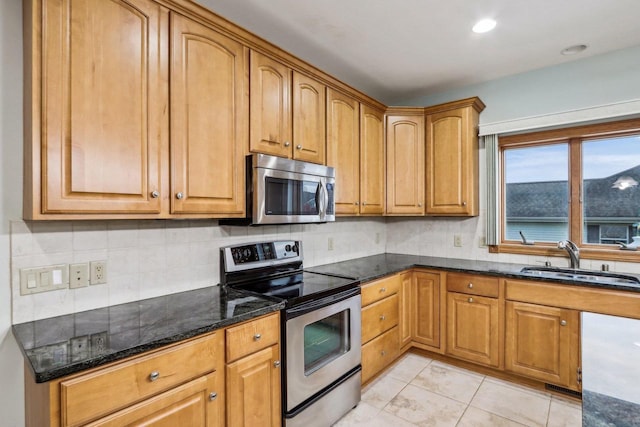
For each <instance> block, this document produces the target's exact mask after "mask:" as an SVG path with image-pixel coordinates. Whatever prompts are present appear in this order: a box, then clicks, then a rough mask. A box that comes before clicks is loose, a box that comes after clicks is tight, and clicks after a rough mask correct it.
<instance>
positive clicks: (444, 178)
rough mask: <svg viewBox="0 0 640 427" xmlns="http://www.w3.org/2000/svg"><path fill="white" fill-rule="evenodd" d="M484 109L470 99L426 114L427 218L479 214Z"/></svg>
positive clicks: (476, 99) (449, 104) (445, 105)
mask: <svg viewBox="0 0 640 427" xmlns="http://www.w3.org/2000/svg"><path fill="white" fill-rule="evenodd" d="M483 109H484V104H483V103H482V101H480V99H479V98H469V99H465V100H461V101H456V102H452V103H448V104H443V105H437V106H434V107H429V108H427V109H426V110H425V115H426V119H427V126H426V129H427V214H430V215H453V216H477V215H478V214H479V205H478V192H479V190H478V181H479V177H478V121H479V113H480V112H481V111H482V110H483Z"/></svg>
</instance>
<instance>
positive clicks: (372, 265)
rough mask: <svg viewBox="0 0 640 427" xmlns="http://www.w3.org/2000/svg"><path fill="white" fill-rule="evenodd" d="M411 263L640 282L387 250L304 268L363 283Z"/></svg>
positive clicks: (505, 274)
mask: <svg viewBox="0 0 640 427" xmlns="http://www.w3.org/2000/svg"><path fill="white" fill-rule="evenodd" d="M414 267H419V268H432V269H438V270H444V271H452V272H458V273H472V274H474V273H478V274H487V275H492V276H499V277H510V278H513V279H527V280H539V281H544V282H553V283H560V284H566V285H578V286H586V287H595V288H601V289H610V290H622V291H632V292H640V285H633V284H621V283H620V284H619V283H615V284H609V283H596V282H590V281H586V280H572V279H569V278H561V279H560V278H549V277H541V276H536V275H533V274H530V273H522V272H521V271H520V270H521V269H522V268H523V267H531V266H527V265H521V264H509V263H501V262H490V261H474V260H466V259H452V258H440V257H430V256H417V255H403V254H391V253H387V254H380V255H372V256H368V257H364V258H356V259H352V260H349V261H342V262H337V263H333V264H325V265H318V266H315V267H310V268H306V270H307V271H311V272H315V273H323V274H336V275H342V276H346V277H352V278H354V279H358V280H360V282H362V283H365V282H368V281H370V280H375V279H378V278H381V277H384V276H388V275H391V274H394V273H399V272H401V271H404V270H407V269H410V268H414ZM625 274H627V273H625ZM628 275H629V276H634V277H638V275H635V274H628Z"/></svg>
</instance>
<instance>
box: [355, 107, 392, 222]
mask: <svg viewBox="0 0 640 427" xmlns="http://www.w3.org/2000/svg"><path fill="white" fill-rule="evenodd" d="M384 171H385V146H384V113H383V112H382V111H380V110H376V109H374V108H371V107H369V106H368V105H365V104H361V106H360V213H361V214H371V215H375V214H379V215H382V214H383V213H384V210H385V209H384V208H385V200H384V195H385V192H384V189H385V187H386V185H385V174H384Z"/></svg>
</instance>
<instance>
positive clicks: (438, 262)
mask: <svg viewBox="0 0 640 427" xmlns="http://www.w3.org/2000/svg"><path fill="white" fill-rule="evenodd" d="M413 267H421V268H431V269H439V270H444V271H453V272H462V273H480V274H488V275H495V276H499V277H511V278H519V279H528V280H540V281H545V282H556V283H562V284H571V285H579V286H589V287H599V288H606V289H616V290H626V291H634V292H640V286H633V285H623V284H620V285H619V284H614V285H610V284H602V283H588V282H584V281H579V280H569V279H550V278H541V277H535V276H532V275H530V274H525V273H521V272H520V270H521V268H522V267H525V266H524V265H518V264H507V263H499V262H488V261H473V260H463V259H449V258H439V257H426V256H416V255H403V254H380V255H373V256H368V257H364V258H356V259H353V260H349V261H343V262H337V263H332V264H326V265H320V266H315V267H311V268H307V269H305V270H306V271H310V272H315V273H322V274H333V275H340V276H346V277H351V278H353V279H358V280H360V281H361V282H363V283H364V282H367V281H370V280H374V279H378V278H381V277H384V276H388V275H391V274H394V273H398V272H401V271H404V270H407V269H410V268H413ZM283 307H284V303H283V302H280V301H279V300H276V299H268V298H267V297H259V296H251V295H247V294H245V293H242V292H241V291H237V290H233V289H227V288H220V287H219V286H212V287H207V288H203V289H198V290H194V291H188V292H182V293H177V294H173V295H167V296H162V297H158V298H151V299H147V300H142V301H137V302H132V303H127V304H120V305H115V306H111V307H105V308H100V309H95V310H89V311H84V312H80V313H75V314H69V315H66V316H58V317H54V318H49V319H43V320H37V321H34V322H27V323H22V324H18V325H14V326H13V333H14V335H15V337H16V339H17V341H18V344H19V346H20V347H21V350H22V352H23V354H24V355H25V357H26V358H27V360H28V361H29V363H28V365H29V366H30V368H31V371H32V373H33V375H34V378H35V380H36V382H46V381H50V380H53V379H56V378H60V377H62V376H65V375H69V374H72V373H76V372H80V371H82V370H85V369H88V368H93V367H96V366H100V365H102V364H105V363H109V362H113V361H116V360H119V359H122V358H125V357H128V356H132V355H135V354H139V353H142V352H145V351H148V350H152V349H155V348H158V347H161V346H163V345H167V344H171V343H175V342H178V341H181V340H184V339H187V338H191V337H194V336H196V335H199V334H202V333H205V332H209V331H213V330H215V329H219V328H222V327H225V326H229V325H232V324H234V323H238V322H242V321H245V320H248V319H251V318H254V317H257V316H261V315H263V314H266V313H270V312H273V311H277V310H280V309H282V308H283Z"/></svg>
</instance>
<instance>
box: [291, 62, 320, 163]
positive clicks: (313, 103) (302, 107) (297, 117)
mask: <svg viewBox="0 0 640 427" xmlns="http://www.w3.org/2000/svg"><path fill="white" fill-rule="evenodd" d="M325 89H326V87H325V85H323V84H322V83H320V82H318V81H317V80H314V79H312V78H311V77H307V76H305V75H304V74H301V73H298V72H296V71H294V72H293V144H292V145H293V158H294V159H296V160H302V161H306V162H312V163H319V164H325V160H326V159H325V143H326V138H325V136H326V129H325V114H326V111H325V105H326V100H325V91H326V90H325Z"/></svg>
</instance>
